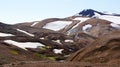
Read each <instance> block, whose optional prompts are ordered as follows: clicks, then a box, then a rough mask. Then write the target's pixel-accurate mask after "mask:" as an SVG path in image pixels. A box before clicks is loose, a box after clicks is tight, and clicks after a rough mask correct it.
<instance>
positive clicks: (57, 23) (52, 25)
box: [43, 21, 72, 31]
mask: <svg viewBox="0 0 120 67" xmlns="http://www.w3.org/2000/svg"><path fill="white" fill-rule="evenodd" d="M71 23H72V21H55V22H51V23H48V24H46V25H45V26H44V27H43V28H46V29H51V30H54V31H58V30H60V29H62V28H64V27H65V26H67V25H69V24H71Z"/></svg>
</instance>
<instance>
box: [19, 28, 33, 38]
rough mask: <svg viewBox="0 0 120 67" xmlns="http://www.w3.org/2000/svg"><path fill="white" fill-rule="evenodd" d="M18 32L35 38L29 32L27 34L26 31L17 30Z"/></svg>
mask: <svg viewBox="0 0 120 67" xmlns="http://www.w3.org/2000/svg"><path fill="white" fill-rule="evenodd" d="M17 31H19V32H22V33H25V34H27V35H29V36H31V37H34V35H33V34H31V33H28V32H26V31H24V30H20V29H17Z"/></svg>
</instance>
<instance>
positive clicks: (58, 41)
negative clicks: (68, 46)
mask: <svg viewBox="0 0 120 67" xmlns="http://www.w3.org/2000/svg"><path fill="white" fill-rule="evenodd" d="M52 41H54V42H57V43H59V44H61V42H60V40H52Z"/></svg>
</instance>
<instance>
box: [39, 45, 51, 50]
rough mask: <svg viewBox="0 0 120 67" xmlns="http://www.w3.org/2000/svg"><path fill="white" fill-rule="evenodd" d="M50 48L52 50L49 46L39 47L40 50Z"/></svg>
mask: <svg viewBox="0 0 120 67" xmlns="http://www.w3.org/2000/svg"><path fill="white" fill-rule="evenodd" d="M50 48H52V47H51V46H42V47H40V50H46V49H50Z"/></svg>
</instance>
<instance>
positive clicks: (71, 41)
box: [65, 40, 74, 42]
mask: <svg viewBox="0 0 120 67" xmlns="http://www.w3.org/2000/svg"><path fill="white" fill-rule="evenodd" d="M65 42H74V41H73V40H65Z"/></svg>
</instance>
